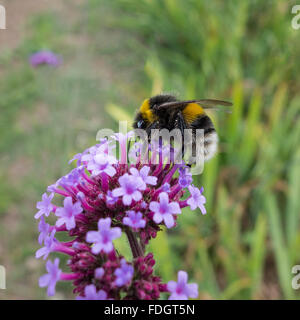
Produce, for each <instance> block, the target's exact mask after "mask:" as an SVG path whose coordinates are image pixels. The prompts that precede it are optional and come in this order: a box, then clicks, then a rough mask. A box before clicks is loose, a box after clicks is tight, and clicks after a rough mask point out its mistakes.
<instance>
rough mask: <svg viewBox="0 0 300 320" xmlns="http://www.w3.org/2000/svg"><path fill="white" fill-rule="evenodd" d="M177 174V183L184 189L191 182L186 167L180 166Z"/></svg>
mask: <svg viewBox="0 0 300 320" xmlns="http://www.w3.org/2000/svg"><path fill="white" fill-rule="evenodd" d="M178 172H179V178H178V183H179V184H180V186H181V187H182V188H186V187H188V186H190V184H191V183H192V181H193V178H192V174H191V172H190V170H189V168H188V167H185V166H182V167H180V168H179V169H178Z"/></svg>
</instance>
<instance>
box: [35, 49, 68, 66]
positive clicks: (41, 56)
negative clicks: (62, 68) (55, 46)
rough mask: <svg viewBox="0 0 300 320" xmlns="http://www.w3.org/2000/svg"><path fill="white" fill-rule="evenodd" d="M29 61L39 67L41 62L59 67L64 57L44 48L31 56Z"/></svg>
mask: <svg viewBox="0 0 300 320" xmlns="http://www.w3.org/2000/svg"><path fill="white" fill-rule="evenodd" d="M29 62H30V64H31V65H32V66H33V67H37V66H39V65H41V64H47V65H50V66H52V67H58V66H59V65H61V64H62V58H61V57H60V56H58V55H56V54H55V53H53V52H52V51H49V50H42V51H38V52H36V53H34V54H33V55H31V56H30V58H29Z"/></svg>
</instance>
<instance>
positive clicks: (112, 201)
mask: <svg viewBox="0 0 300 320" xmlns="http://www.w3.org/2000/svg"><path fill="white" fill-rule="evenodd" d="M117 201H118V197H114V196H113V194H112V191H110V190H108V192H107V195H106V204H107V205H109V206H112V205H114V204H115V203H116V202H117Z"/></svg>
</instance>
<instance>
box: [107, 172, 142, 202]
mask: <svg viewBox="0 0 300 320" xmlns="http://www.w3.org/2000/svg"><path fill="white" fill-rule="evenodd" d="M118 181H119V183H120V188H116V189H114V190H113V192H112V195H113V196H114V197H120V196H122V201H123V204H124V205H126V206H129V205H131V203H132V201H133V200H134V201H139V200H141V199H142V194H141V192H140V191H143V190H145V189H146V185H145V182H144V181H143V180H142V178H140V177H135V176H132V175H129V174H128V173H125V174H124V175H123V176H121V177H120V178H119V180H118Z"/></svg>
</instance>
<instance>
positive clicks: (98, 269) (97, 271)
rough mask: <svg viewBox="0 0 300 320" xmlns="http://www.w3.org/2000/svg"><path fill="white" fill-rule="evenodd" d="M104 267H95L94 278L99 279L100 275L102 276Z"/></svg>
mask: <svg viewBox="0 0 300 320" xmlns="http://www.w3.org/2000/svg"><path fill="white" fill-rule="evenodd" d="M104 272H105V271H104V269H103V268H97V269H95V274H94V275H95V278H96V279H101V278H102V277H103V275H104Z"/></svg>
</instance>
